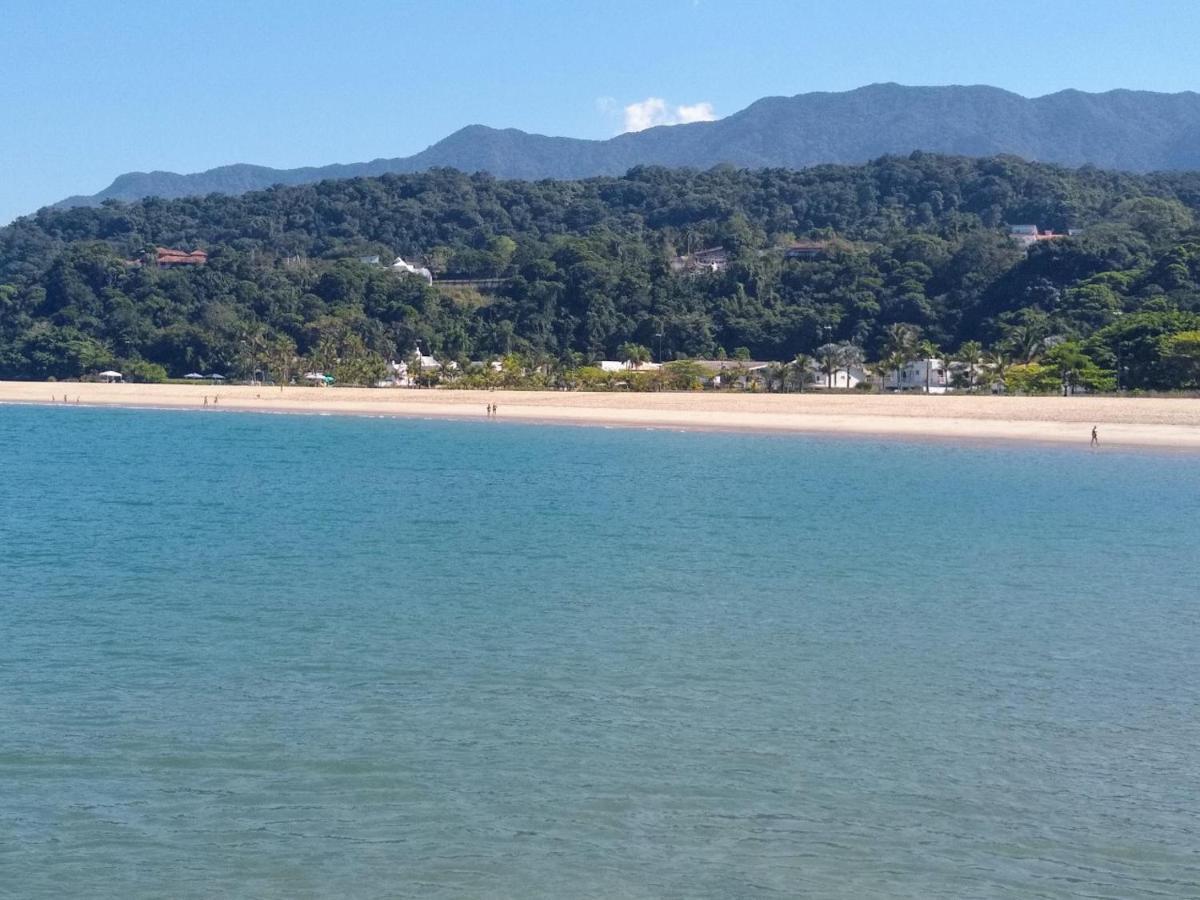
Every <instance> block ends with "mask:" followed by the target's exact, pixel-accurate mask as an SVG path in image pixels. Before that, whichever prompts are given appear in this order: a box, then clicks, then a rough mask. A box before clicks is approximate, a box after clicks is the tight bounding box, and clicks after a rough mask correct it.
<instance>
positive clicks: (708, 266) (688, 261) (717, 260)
mask: <svg viewBox="0 0 1200 900" xmlns="http://www.w3.org/2000/svg"><path fill="white" fill-rule="evenodd" d="M728 268H729V253H728V252H727V251H726V250H725V248H724V247H709V248H708V249H707V250H697V251H696V252H695V253H688V254H685V255H684V256H676V257H675V258H674V259H672V260H671V271H672V272H674V273H675V274H677V275H696V274H699V273H702V272H724V271H725V270H726V269H728Z"/></svg>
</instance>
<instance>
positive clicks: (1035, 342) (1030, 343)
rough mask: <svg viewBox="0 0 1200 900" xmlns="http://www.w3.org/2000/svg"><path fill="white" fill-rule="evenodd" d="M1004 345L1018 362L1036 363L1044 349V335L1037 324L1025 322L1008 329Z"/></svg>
mask: <svg viewBox="0 0 1200 900" xmlns="http://www.w3.org/2000/svg"><path fill="white" fill-rule="evenodd" d="M1005 343H1006V344H1007V346H1008V349H1009V351H1011V353H1012V355H1013V356H1015V357H1016V358H1017V360H1018V361H1019V362H1022V363H1031V362H1036V361H1037V358H1038V357H1039V356H1041V355H1042V350H1043V349H1044V348H1045V343H1046V333H1045V331H1044V330H1043V329H1042V328H1041V327H1040V326H1039V325H1038V324H1036V323H1034V322H1026V323H1023V324H1021V325H1014V326H1013V327H1012V328H1011V329H1009V332H1008V336H1007V339H1006V341H1005Z"/></svg>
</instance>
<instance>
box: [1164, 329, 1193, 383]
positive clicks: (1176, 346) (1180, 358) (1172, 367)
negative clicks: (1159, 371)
mask: <svg viewBox="0 0 1200 900" xmlns="http://www.w3.org/2000/svg"><path fill="white" fill-rule="evenodd" d="M1160 352H1161V355H1162V359H1163V362H1164V363H1165V365H1166V367H1167V368H1168V370H1169V371H1170V372H1171V375H1170V379H1171V381H1172V382H1173V383H1175V384H1178V385H1180V386H1181V387H1186V388H1200V330H1198V331H1181V332H1179V333H1177V334H1172V335H1169V336H1168V337H1165V338H1163V339H1162V345H1161V351H1160Z"/></svg>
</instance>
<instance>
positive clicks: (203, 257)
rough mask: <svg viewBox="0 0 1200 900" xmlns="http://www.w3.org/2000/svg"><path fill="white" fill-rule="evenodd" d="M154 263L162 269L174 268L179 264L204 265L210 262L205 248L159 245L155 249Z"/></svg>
mask: <svg viewBox="0 0 1200 900" xmlns="http://www.w3.org/2000/svg"><path fill="white" fill-rule="evenodd" d="M154 263H155V265H157V266H158V267H159V268H160V269H174V268H177V267H179V266H203V265H205V264H207V263H208V254H207V253H205V252H204V251H203V250H193V251H192V252H191V253H189V252H188V251H186V250H173V249H171V248H170V247H157V248H155V251H154Z"/></svg>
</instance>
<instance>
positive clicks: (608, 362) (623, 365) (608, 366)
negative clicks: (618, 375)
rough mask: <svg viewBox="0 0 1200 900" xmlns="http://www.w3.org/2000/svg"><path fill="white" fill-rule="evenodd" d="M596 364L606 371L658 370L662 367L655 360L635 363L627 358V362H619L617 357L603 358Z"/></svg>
mask: <svg viewBox="0 0 1200 900" xmlns="http://www.w3.org/2000/svg"><path fill="white" fill-rule="evenodd" d="M596 365H598V366H599V367H600V369H601V371H604V372H657V371H658V370H659V369H661V368H662V366H661V365H659V364H658V363H655V362H644V363H635V362H634V361H633V360H631V359H627V360H625V362H618V361H617V360H615V359H602V360H600V362H598V363H597V364H596Z"/></svg>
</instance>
